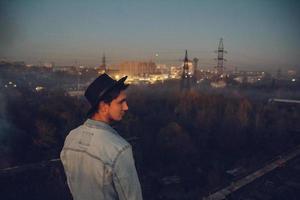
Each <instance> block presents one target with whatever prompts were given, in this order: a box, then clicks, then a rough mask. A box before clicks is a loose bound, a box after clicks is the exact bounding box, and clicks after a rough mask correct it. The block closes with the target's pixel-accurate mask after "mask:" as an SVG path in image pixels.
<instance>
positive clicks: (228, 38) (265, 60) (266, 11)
mask: <svg viewBox="0 0 300 200" xmlns="http://www.w3.org/2000/svg"><path fill="white" fill-rule="evenodd" d="M0 7H1V10H0V11H1V12H0V13H1V14H0V17H1V22H2V25H3V26H2V27H3V28H2V33H1V34H0V42H1V46H0V58H4V57H6V58H8V59H11V60H24V61H25V62H27V63H38V62H40V61H43V62H55V63H56V64H58V65H72V64H74V63H75V62H76V63H78V64H80V65H92V66H93V65H99V64H100V63H101V58H102V54H103V53H104V52H105V55H106V56H107V63H108V64H117V63H119V62H120V61H123V60H152V61H155V62H159V63H178V64H179V59H183V57H184V50H185V49H188V53H189V57H190V59H192V58H194V57H198V58H199V62H198V63H199V65H200V66H214V65H215V64H216V62H215V61H214V58H216V54H215V53H214V50H216V49H217V45H218V42H219V39H220V38H221V37H223V38H224V47H225V50H227V51H228V54H227V55H225V57H226V59H227V60H228V62H227V63H226V65H227V66H228V67H240V68H248V67H249V68H258V69H259V68H274V70H277V69H278V68H279V67H281V68H284V67H294V68H298V69H299V68H300V66H299V58H300V52H299V46H300V40H299V39H300V38H299V36H300V28H299V21H300V20H299V19H300V14H299V12H298V10H299V8H300V2H298V1H296V0H265V1H261V0H253V1H239V0H227V1H217V0H202V1H198V0H187V1H179V0H172V1H171V0H166V1H159V0H152V1H143V0H139V1H138V0H131V1H125V0H118V1H109V0H103V1H98V0H90V1H84V2H83V1H68V0H60V1H58V0H51V1H50V0H49V1H47V0H41V1H38V0H27V1H20V0H11V1H7V2H4V1H1V3H0ZM3 30H4V31H3Z"/></svg>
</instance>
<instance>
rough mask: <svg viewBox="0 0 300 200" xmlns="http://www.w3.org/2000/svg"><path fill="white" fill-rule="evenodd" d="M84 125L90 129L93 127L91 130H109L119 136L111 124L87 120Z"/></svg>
mask: <svg viewBox="0 0 300 200" xmlns="http://www.w3.org/2000/svg"><path fill="white" fill-rule="evenodd" d="M84 125H86V126H88V127H91V128H99V129H105V130H108V131H110V132H113V133H114V134H118V133H117V131H116V130H115V129H113V128H112V127H111V126H110V125H109V124H107V123H105V122H101V121H96V120H92V119H87V120H86V121H85V122H84Z"/></svg>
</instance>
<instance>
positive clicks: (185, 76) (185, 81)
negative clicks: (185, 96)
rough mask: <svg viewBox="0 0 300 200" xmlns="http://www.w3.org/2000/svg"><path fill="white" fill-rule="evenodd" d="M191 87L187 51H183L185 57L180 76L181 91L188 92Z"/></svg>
mask: <svg viewBox="0 0 300 200" xmlns="http://www.w3.org/2000/svg"><path fill="white" fill-rule="evenodd" d="M190 87H191V85H190V75H189V59H188V54H187V50H185V57H184V60H183V69H182V75H181V88H180V89H181V90H189V89H190Z"/></svg>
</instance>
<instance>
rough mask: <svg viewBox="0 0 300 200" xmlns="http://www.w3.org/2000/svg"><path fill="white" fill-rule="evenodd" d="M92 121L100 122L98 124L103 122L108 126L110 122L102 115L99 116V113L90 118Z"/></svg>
mask: <svg viewBox="0 0 300 200" xmlns="http://www.w3.org/2000/svg"><path fill="white" fill-rule="evenodd" d="M91 119H92V120H95V121H100V122H104V123H106V124H110V120H109V119H108V118H107V117H105V116H103V115H100V114H99V113H96V114H94V115H93V116H92V117H91Z"/></svg>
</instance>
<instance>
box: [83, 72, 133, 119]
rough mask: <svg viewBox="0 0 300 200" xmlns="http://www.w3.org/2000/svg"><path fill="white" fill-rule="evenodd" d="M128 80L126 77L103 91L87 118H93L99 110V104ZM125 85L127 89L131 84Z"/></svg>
mask: <svg viewBox="0 0 300 200" xmlns="http://www.w3.org/2000/svg"><path fill="white" fill-rule="evenodd" d="M126 79H127V76H124V77H123V78H121V79H120V80H118V81H116V82H115V83H114V84H113V85H112V86H111V87H109V88H107V89H106V90H105V91H103V92H102V93H101V94H99V96H98V100H97V102H96V103H95V104H94V105H92V107H91V108H90V109H89V111H88V112H87V117H91V116H90V115H91V114H92V113H93V112H94V111H95V110H96V109H97V107H98V105H99V102H100V101H101V99H102V98H103V97H104V96H105V95H106V94H107V93H109V92H110V91H111V90H112V89H114V88H115V87H117V86H119V85H122V84H124V82H125V81H126ZM124 85H125V89H126V88H127V87H128V86H129V84H124Z"/></svg>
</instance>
